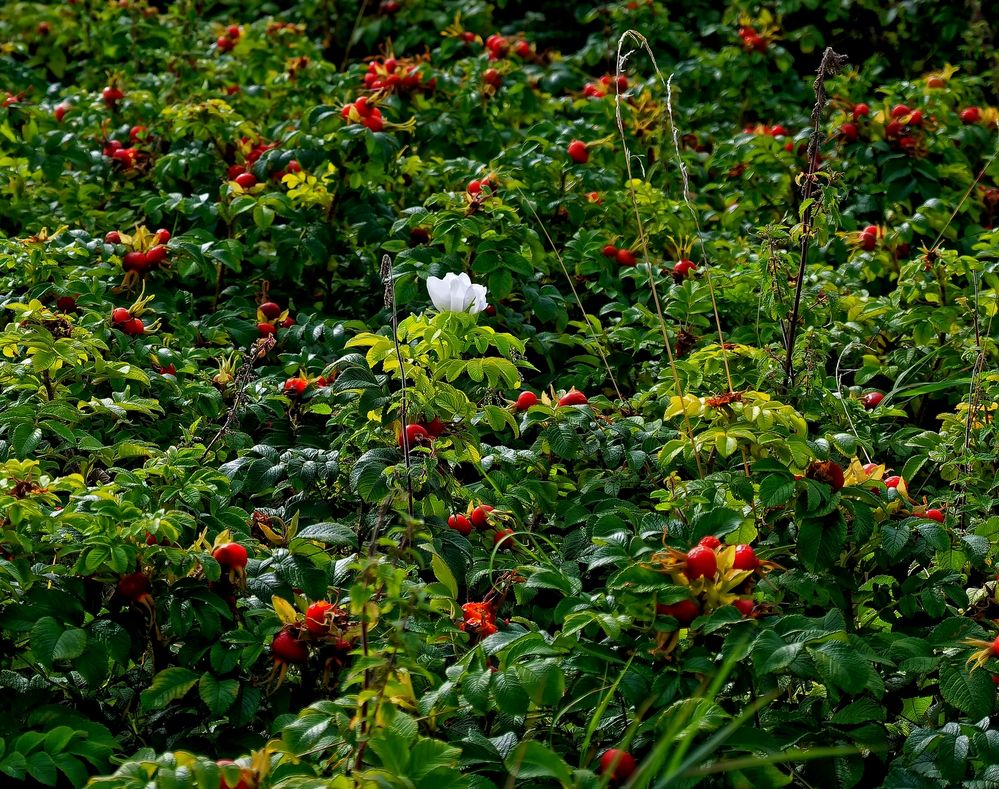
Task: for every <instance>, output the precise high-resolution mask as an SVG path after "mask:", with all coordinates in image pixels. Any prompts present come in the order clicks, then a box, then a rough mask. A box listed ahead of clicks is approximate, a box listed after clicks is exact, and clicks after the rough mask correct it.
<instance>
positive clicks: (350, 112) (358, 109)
mask: <svg viewBox="0 0 999 789" xmlns="http://www.w3.org/2000/svg"><path fill="white" fill-rule="evenodd" d="M340 114H341V116H342V117H343V119H344V120H345V121H347V122H348V123H360V124H363V125H364V126H366V127H367V128H369V129H370V130H371V131H373V132H379V131H381V130H382V129H383V128H384V126H385V121H384V120H383V119H382V111H381V110H380V109H378V107H376V106H375V105H374V104H372V103H371V102H370V101H369V100H368V97H367V96H361V97H360V98H359V99H355V100H354V101H352V102H350V103H349V104H346V105H344V108H343V110H342V111H341V113H340Z"/></svg>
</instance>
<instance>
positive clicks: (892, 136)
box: [885, 104, 923, 151]
mask: <svg viewBox="0 0 999 789" xmlns="http://www.w3.org/2000/svg"><path fill="white" fill-rule="evenodd" d="M922 126H923V112H922V110H912V109H909V107H907V106H906V105H905V104H896V105H895V106H894V107H892V110H891V120H890V121H889V122H888V123H887V124H886V125H885V137H886V138H887V139H888V140H889V142H892V143H893V144H896V145H897V146H898V147H899V148H901V149H902V150H903V151H914V150H915V149H916V137H915V134H916V131H917V130H918V129H920V128H922Z"/></svg>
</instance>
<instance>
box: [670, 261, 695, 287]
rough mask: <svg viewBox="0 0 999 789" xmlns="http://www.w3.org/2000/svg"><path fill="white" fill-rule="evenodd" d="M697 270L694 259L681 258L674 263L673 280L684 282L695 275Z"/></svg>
mask: <svg viewBox="0 0 999 789" xmlns="http://www.w3.org/2000/svg"><path fill="white" fill-rule="evenodd" d="M695 271H697V264H696V263H695V262H694V261H693V260H689V259H688V258H680V259H679V260H678V261H676V263H674V264H673V271H672V274H673V280H674V281H675V282H682V281H683V280H685V279H686V278H687V277H691V276H693V275H694V272H695Z"/></svg>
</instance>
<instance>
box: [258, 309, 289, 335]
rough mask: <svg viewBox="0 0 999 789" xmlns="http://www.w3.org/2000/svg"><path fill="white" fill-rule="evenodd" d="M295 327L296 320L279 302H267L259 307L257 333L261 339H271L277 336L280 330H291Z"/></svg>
mask: <svg viewBox="0 0 999 789" xmlns="http://www.w3.org/2000/svg"><path fill="white" fill-rule="evenodd" d="M294 325H295V319H294V318H292V317H291V316H290V315H289V314H288V310H282V309H281V305H280V304H278V303H277V302H274V301H265V302H264V303H263V304H261V305H260V306H259V307H257V332H258V333H259V334H260V336H261V337H269V336H271V335H273V334H277V330H278V328H282V329H290V328H291V327H292V326H294Z"/></svg>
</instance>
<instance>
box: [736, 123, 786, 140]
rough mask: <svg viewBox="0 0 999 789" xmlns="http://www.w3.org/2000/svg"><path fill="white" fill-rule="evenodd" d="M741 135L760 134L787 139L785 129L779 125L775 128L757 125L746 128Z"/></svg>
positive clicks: (762, 124) (761, 124) (763, 124)
mask: <svg viewBox="0 0 999 789" xmlns="http://www.w3.org/2000/svg"><path fill="white" fill-rule="evenodd" d="M742 133H743V134H761V135H764V136H766V137H774V138H777V137H787V136H788V135H787V129H785V128H784V127H783V126H781V125H780V124H779V123H778V124H777V125H776V126H768V125H767V124H765V123H757V124H755V125H752V126H746V127H745V128H744V129H743V130H742Z"/></svg>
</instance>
